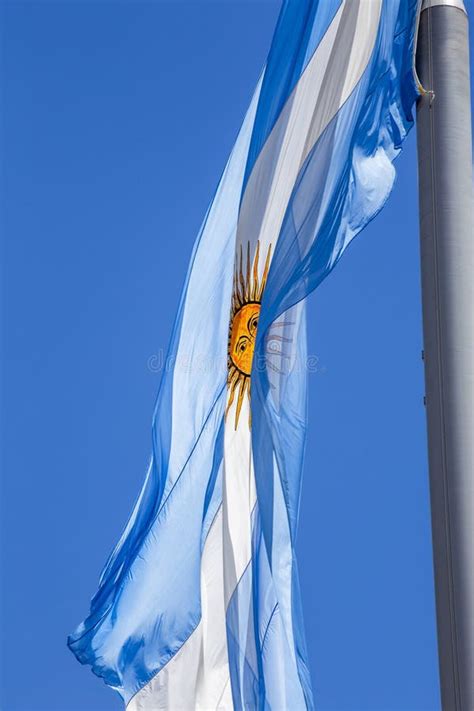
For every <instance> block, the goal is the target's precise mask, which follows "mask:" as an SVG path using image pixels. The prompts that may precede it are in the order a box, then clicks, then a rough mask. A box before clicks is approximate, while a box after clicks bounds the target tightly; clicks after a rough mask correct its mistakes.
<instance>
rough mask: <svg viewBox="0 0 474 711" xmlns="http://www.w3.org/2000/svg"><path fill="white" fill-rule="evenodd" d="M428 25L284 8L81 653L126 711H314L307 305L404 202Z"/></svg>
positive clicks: (196, 272) (321, 4)
mask: <svg viewBox="0 0 474 711" xmlns="http://www.w3.org/2000/svg"><path fill="white" fill-rule="evenodd" d="M418 11H419V8H418V2H417V0H285V2H284V3H283V6H282V9H281V13H280V17H279V20H278V24H277V27H276V30H275V34H274V38H273V42H272V46H271V49H270V53H269V56H268V59H267V62H266V64H265V66H264V68H263V71H262V73H261V77H260V80H259V82H258V84H257V87H256V89H255V93H254V95H253V98H252V101H251V103H250V106H249V109H248V111H247V114H246V116H245V119H244V121H243V124H242V127H241V130H240V133H239V135H238V138H237V141H236V143H235V146H234V148H233V150H232V153H231V155H230V158H229V161H228V163H227V166H226V168H225V170H224V173H223V175H222V178H221V180H220V183H219V185H218V187H217V190H216V193H215V195H214V198H213V199H212V202H211V204H210V207H209V209H208V212H207V214H206V216H205V219H204V222H203V224H202V227H201V230H200V233H199V235H198V238H197V241H196V244H195V247H194V251H193V254H192V257H191V263H190V267H189V271H188V276H187V280H186V284H185V287H184V290H183V294H182V297H181V302H180V305H179V308H178V313H177V317H176V321H175V325H174V330H173V334H172V338H171V343H170V347H169V353H168V362H171V363H173V364H174V367H173V368H171V369H169V370H166V371H165V372H164V373H163V377H162V381H161V385H160V390H159V393H158V397H157V402H156V406H155V411H154V414H153V425H152V455H151V459H150V464H149V469H148V473H147V476H146V480H145V483H144V485H143V489H142V491H141V493H140V496H139V498H138V501H137V503H136V505H135V508H134V510H133V513H132V515H131V517H130V520H129V522H128V524H127V526H126V528H125V530H124V532H123V534H122V537H121V539H120V541H119V542H118V544H117V546H116V548H115V550H114V551H113V553H112V555H111V557H110V559H109V560H108V562H107V564H106V566H105V569H104V571H103V573H102V576H101V579H100V584H99V589H98V591H97V593H96V594H95V596H94V598H93V600H92V603H91V609H90V614H89V616H88V617H87V619H86V620H85V621H84V622H83V623H82V624H81V625H80V626H79V627H78V629H77V630H76V631H75V632H74V634H72V635H71V636H70V638H69V646H70V648H71V650H72V651H73V652H74V654H75V655H76V657H77V658H78V659H79V660H80V661H81V662H82V663H84V664H90V665H91V666H92V669H93V671H94V672H95V673H96V674H97V675H98V676H100V677H102V678H103V679H104V681H105V682H106V683H107V684H108V685H109V686H111V687H112V688H114V689H115V690H116V691H118V692H119V693H120V694H121V696H122V697H123V699H124V702H125V705H126V708H127V709H128V711H157V710H158V709H169V710H171V711H192V710H193V709H201V710H206V711H214V710H217V709H225V710H226V711H228V710H230V709H236V710H237V709H249V710H253V709H255V710H257V709H258V710H263V709H268V710H273V711H285V710H289V711H298V710H300V709H312V708H313V707H314V704H313V696H312V691H311V679H310V672H309V667H308V660H307V654H306V647H305V638H304V626H303V620H302V613H301V605H300V597H299V591H298V573H297V567H296V559H295V539H296V530H297V524H298V506H299V499H300V493H301V471H302V463H303V452H304V443H305V430H306V422H305V418H306V368H305V365H306V351H305V348H306V340H305V298H306V296H307V295H308V294H309V293H310V292H311V291H312V290H313V289H314V288H315V287H316V286H317V285H318V284H319V283H320V282H321V281H322V280H323V279H324V278H325V277H326V276H327V275H328V274H329V272H330V271H331V269H332V268H333V267H334V265H335V264H336V262H337V261H338V259H339V258H340V256H341V255H342V253H343V252H344V250H345V249H346V247H347V245H348V244H349V242H350V241H351V240H352V239H353V237H354V236H355V235H356V234H357V233H358V232H359V231H360V230H361V229H362V228H363V227H364V226H365V225H366V224H367V223H368V222H369V221H370V220H371V219H372V218H373V217H374V216H375V215H376V214H377V212H378V211H379V210H380V209H381V207H382V206H383V204H384V202H385V200H386V199H387V197H388V195H389V193H390V191H391V189H392V186H393V182H394V178H395V171H394V167H393V165H392V161H393V160H394V158H395V157H396V155H397V154H398V152H399V150H400V147H401V144H402V142H403V139H404V138H405V136H406V134H407V131H408V130H409V128H410V126H411V124H412V115H411V110H412V106H413V103H414V101H415V99H416V97H417V95H418V84H417V81H416V77H415V76H414V69H413V66H414V40H415V35H416V25H417V19H418ZM202 344H206V352H204V350H203V345H202ZM209 348H210V352H209ZM321 475H322V474H321ZM316 673H317V670H316Z"/></svg>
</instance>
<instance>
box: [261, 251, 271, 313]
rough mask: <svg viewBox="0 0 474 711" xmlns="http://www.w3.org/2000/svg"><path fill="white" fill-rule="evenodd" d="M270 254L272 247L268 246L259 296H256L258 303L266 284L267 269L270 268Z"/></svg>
mask: <svg viewBox="0 0 474 711" xmlns="http://www.w3.org/2000/svg"><path fill="white" fill-rule="evenodd" d="M271 252H272V245H270V246H269V247H268V252H267V258H266V260H265V268H264V270H263V277H262V283H261V286H260V291H259V294H258V301H261V300H262V294H263V290H264V289H265V285H266V283H267V276H268V269H269V267H270V255H271Z"/></svg>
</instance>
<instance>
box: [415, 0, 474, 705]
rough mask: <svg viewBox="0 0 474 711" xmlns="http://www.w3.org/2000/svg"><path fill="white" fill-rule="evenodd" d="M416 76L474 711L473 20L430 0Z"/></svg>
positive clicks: (434, 422)
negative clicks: (419, 89) (470, 32)
mask: <svg viewBox="0 0 474 711" xmlns="http://www.w3.org/2000/svg"><path fill="white" fill-rule="evenodd" d="M416 63H417V72H418V76H419V78H420V81H421V83H422V85H423V87H424V89H425V90H426V91H427V93H426V94H424V95H423V96H422V97H421V99H420V100H419V103H418V108H417V138H418V167H419V199H420V236H421V277H422V301H423V336H424V360H425V387H426V414H427V425H428V457H429V473H430V497H431V522H432V535H433V556H434V571H435V593H436V616H437V629H438V654H439V668H440V683H441V699H442V706H443V710H444V711H474V487H473V480H474V457H473V442H474V404H473V403H474V399H473V392H474V293H473V285H474V205H473V203H474V200H473V195H474V191H473V181H472V139H471V105H470V87H469V41H468V19H467V14H466V10H465V7H464V5H463V3H462V0H424V2H423V5H422V9H421V16H420V27H419V34H418V45H417V56H416Z"/></svg>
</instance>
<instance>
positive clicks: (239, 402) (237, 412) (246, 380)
mask: <svg viewBox="0 0 474 711" xmlns="http://www.w3.org/2000/svg"><path fill="white" fill-rule="evenodd" d="M249 382H250V378H248V377H247V376H245V377H244V379H243V380H242V381H241V383H240V390H239V395H238V397H237V407H236V409H235V429H237V425H238V424H239V417H240V411H241V409H242V404H243V402H244V395H245V391H246V390H247V385H248V383H249Z"/></svg>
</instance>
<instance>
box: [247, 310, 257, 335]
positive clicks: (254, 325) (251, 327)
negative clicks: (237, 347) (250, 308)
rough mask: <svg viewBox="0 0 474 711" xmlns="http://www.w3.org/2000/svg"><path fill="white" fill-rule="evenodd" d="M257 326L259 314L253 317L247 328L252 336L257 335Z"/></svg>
mask: <svg viewBox="0 0 474 711" xmlns="http://www.w3.org/2000/svg"><path fill="white" fill-rule="evenodd" d="M257 326H258V314H255V315H254V316H252V318H251V319H249V322H248V324H247V328H248V330H249V333H250V335H252V336H255V334H256V333H257Z"/></svg>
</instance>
